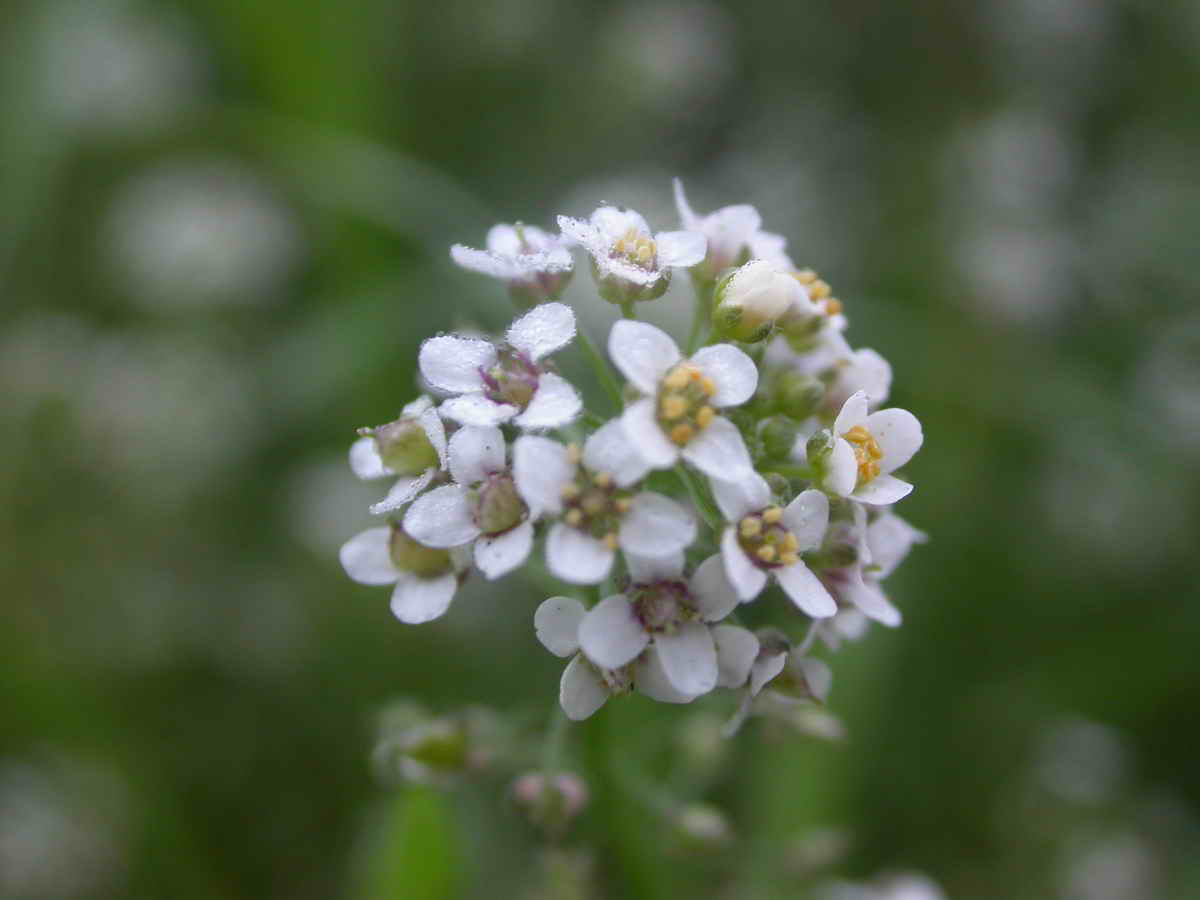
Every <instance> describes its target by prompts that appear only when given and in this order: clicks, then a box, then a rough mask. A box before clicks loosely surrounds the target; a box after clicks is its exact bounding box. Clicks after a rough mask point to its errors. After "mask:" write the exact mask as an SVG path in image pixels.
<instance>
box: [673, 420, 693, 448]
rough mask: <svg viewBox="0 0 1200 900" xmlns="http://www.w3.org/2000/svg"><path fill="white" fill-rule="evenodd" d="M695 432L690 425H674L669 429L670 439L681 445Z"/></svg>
mask: <svg viewBox="0 0 1200 900" xmlns="http://www.w3.org/2000/svg"><path fill="white" fill-rule="evenodd" d="M695 433H696V432H695V431H694V430H693V429H692V426H691V425H676V426H675V427H674V428H672V429H671V440H672V441H674V442H675V443H676V444H679V445H680V446H681V447H682V446H683V445H684V444H686V443H687V442H688V441H690V440H691V439H692V436H693V435H694V434H695Z"/></svg>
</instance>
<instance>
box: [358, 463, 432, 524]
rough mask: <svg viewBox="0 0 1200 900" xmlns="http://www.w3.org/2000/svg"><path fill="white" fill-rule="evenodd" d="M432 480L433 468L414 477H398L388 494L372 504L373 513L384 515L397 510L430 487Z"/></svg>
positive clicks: (374, 514)
mask: <svg viewBox="0 0 1200 900" xmlns="http://www.w3.org/2000/svg"><path fill="white" fill-rule="evenodd" d="M431 481H433V469H426V470H425V471H424V472H422V473H421V474H420V475H416V476H414V477H412V478H397V479H396V483H395V484H393V485H392V487H391V489H390V490H389V491H388V492H387V496H386V497H384V498H383V499H382V500H380V501H379V502H378V503H372V504H371V515H373V516H383V515H387V514H388V513H390V512H395V511H396V510H398V509H399V508H400V507H402V506H403V505H404V504H405V503H408V502H409V501H410V500H412V499H413V498H414V497H415V496H417V494H419V493H421V491H423V490H425V488H427V487H429V482H431Z"/></svg>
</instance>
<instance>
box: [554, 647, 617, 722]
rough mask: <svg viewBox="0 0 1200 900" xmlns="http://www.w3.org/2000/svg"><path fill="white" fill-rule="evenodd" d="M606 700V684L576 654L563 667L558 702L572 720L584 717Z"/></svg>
mask: <svg viewBox="0 0 1200 900" xmlns="http://www.w3.org/2000/svg"><path fill="white" fill-rule="evenodd" d="M607 700H608V686H607V685H605V683H604V679H603V678H601V677H600V673H599V672H597V671H596V670H595V669H593V668H592V667H591V665H589V664H588V663H587V662H586V661H585V660H584V658H583V657H582V656H579V655H576V656H575V657H573V658H572V659H571V661H570V662H569V663H567V667H566V668H565V669H563V673H562V680H561V681H560V682H559V686H558V702H559V705H560V706H562V709H563V712H564V713H566V715H567V718H568V719H570V720H571V721H572V722H580V721H582V720H583V719H586V718H587V717H588V716H590V715H591V714H592V713H594V712H595V711H596V710H598V709H599V708H600V707H602V706H603V705H604V703H605V701H607Z"/></svg>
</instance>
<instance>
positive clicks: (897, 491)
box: [850, 475, 913, 506]
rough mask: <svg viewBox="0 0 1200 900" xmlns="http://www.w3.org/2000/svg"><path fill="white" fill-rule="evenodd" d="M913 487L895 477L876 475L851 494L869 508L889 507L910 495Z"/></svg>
mask: <svg viewBox="0 0 1200 900" xmlns="http://www.w3.org/2000/svg"><path fill="white" fill-rule="evenodd" d="M912 490H913V486H912V485H911V484H909V483H908V482H907V481H901V480H900V479H899V478H897V477H896V476H895V475H877V476H876V477H875V478H872V479H871V480H870V481H868V482H867V483H866V484H863V485H859V486H858V487H857V488H855V490H854V493H853V494H851V495H850V496H852V497H853V498H854V499H855V500H857V501H858V502H859V503H866V504H869V505H870V506H890V505H891V504H893V503H898V502H900V501H901V500H903V499H904V498H905V497H907V496H908V495H909V494H911V493H912Z"/></svg>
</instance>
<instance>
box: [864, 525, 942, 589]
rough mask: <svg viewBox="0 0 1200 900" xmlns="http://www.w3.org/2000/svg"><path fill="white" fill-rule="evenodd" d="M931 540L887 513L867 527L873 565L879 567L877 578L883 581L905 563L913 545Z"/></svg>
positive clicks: (923, 533)
mask: <svg viewBox="0 0 1200 900" xmlns="http://www.w3.org/2000/svg"><path fill="white" fill-rule="evenodd" d="M927 540H929V538H928V537H927V536H926V534H925V532H923V531H918V530H917V529H916V528H913V527H912V526H911V525H909V524H908V523H907V522H905V521H904V520H903V519H902V518H900V517H899V516H898V515H896V514H895V513H890V512H885V513H884V514H883V515H881V516H880V517H879V518H878V519H876V520H875V521H874V522H872V523H871V524H870V525H868V526H867V545H868V546H869V547H870V550H871V563H872V564H873V565H874V566H876V567H877V569H878V571H877V572H876V573H875V577H876V578H877V579H879V580H880V581H882V580H883V579H885V578H887V577H888V576H889V575H891V574H892V572H894V571H896V567H897V566H898V565H900V563H901V562H903V561H904V558H905V557H906V556H908V553H909V551H910V550H911V549H912V546H913V544H923V543H925V541H927Z"/></svg>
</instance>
